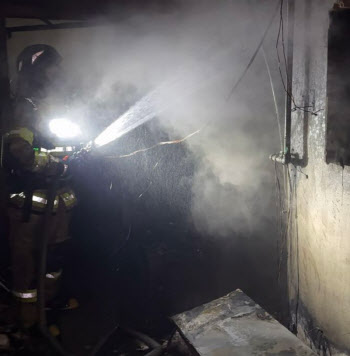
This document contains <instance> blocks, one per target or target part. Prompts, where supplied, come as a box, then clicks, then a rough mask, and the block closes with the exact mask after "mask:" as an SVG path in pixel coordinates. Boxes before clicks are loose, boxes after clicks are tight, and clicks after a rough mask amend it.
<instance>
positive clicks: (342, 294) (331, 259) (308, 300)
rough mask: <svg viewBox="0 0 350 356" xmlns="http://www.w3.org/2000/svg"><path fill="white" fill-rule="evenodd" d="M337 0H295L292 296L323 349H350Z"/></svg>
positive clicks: (347, 185)
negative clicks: (334, 27) (330, 67)
mask: <svg viewBox="0 0 350 356" xmlns="http://www.w3.org/2000/svg"><path fill="white" fill-rule="evenodd" d="M333 3H334V1H331V0H296V24H295V47H294V48H295V52H294V73H293V93H294V96H295V101H296V103H297V105H299V106H304V105H312V106H313V109H312V110H315V111H317V110H320V109H322V111H320V112H319V113H318V115H317V116H316V115H312V114H310V113H305V112H303V111H302V110H297V111H295V112H294V113H293V119H292V149H293V151H294V153H295V154H298V155H299V157H300V158H301V166H299V167H293V166H291V167H290V168H289V172H290V187H291V194H290V197H289V198H290V206H291V208H292V209H291V212H290V216H289V224H288V225H289V238H288V250H289V261H288V263H289V265H288V269H289V277H288V278H289V297H290V307H291V314H292V318H293V323H294V327H295V326H297V329H298V335H299V336H300V337H301V338H303V339H304V340H305V341H306V342H308V343H310V344H311V346H312V347H313V348H314V349H315V350H318V351H319V352H320V353H321V354H324V355H349V354H350V167H347V166H345V168H344V169H343V168H342V167H341V166H339V165H335V164H328V165H327V164H326V162H325V140H326V137H325V132H326V125H327V107H326V106H327V105H326V103H327V93H326V86H327V36H328V26H329V10H330V9H331V8H332V6H333Z"/></svg>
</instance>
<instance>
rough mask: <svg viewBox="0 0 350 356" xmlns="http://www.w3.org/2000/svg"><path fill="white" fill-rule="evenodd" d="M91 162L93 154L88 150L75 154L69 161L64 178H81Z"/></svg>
mask: <svg viewBox="0 0 350 356" xmlns="http://www.w3.org/2000/svg"><path fill="white" fill-rule="evenodd" d="M90 162H91V154H90V152H89V151H87V150H86V149H84V148H83V149H81V150H80V151H78V152H75V153H74V154H73V155H72V156H71V157H69V159H68V161H67V170H66V172H65V174H64V176H81V175H83V174H84V172H86V170H87V167H88V166H89V165H90Z"/></svg>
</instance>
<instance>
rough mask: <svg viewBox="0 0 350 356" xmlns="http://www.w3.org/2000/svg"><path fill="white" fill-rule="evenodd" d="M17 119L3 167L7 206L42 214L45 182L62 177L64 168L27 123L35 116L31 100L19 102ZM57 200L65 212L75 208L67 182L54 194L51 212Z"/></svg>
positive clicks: (73, 198)
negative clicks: (7, 199)
mask: <svg viewBox="0 0 350 356" xmlns="http://www.w3.org/2000/svg"><path fill="white" fill-rule="evenodd" d="M16 108H17V112H18V111H20V112H21V113H20V115H23V118H21V117H20V118H19V120H17V123H16V124H15V126H14V127H12V128H11V129H10V130H9V132H8V133H7V134H6V137H5V150H4V151H5V158H4V165H5V167H6V168H7V170H8V172H9V176H10V177H9V179H8V181H9V185H8V187H9V188H8V189H9V193H10V196H9V202H10V204H11V205H12V206H14V207H17V208H20V209H26V210H27V214H30V212H31V211H34V212H39V213H40V212H43V211H44V210H45V207H46V204H47V187H48V183H47V182H48V180H49V179H50V178H52V177H53V176H61V175H64V171H65V168H66V166H65V165H64V164H63V162H62V161H61V160H60V159H58V158H57V157H54V156H53V155H51V154H50V150H49V148H53V145H52V144H51V143H50V142H49V141H48V140H47V139H45V137H43V135H41V134H40V133H39V132H38V131H37V130H36V129H35V128H34V127H33V124H32V122H33V121H34V120H30V119H29V120H28V118H29V117H30V116H33V115H35V114H36V107H35V105H34V103H33V102H32V101H31V100H30V99H24V98H23V99H21V102H20V103H18V104H17V107H16ZM60 198H61V199H62V201H63V202H64V205H65V208H66V209H67V210H69V209H71V208H72V207H73V206H74V205H75V204H76V197H75V194H74V192H73V190H72V189H70V188H69V186H68V185H67V183H66V182H64V181H62V182H61V184H60V187H59V190H58V191H57V196H56V199H55V202H54V209H53V211H54V212H55V211H57V208H58V203H59V200H60Z"/></svg>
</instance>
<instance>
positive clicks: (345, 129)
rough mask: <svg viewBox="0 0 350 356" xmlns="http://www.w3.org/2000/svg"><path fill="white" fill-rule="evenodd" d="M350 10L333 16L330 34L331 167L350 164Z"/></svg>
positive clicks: (328, 155)
mask: <svg viewBox="0 0 350 356" xmlns="http://www.w3.org/2000/svg"><path fill="white" fill-rule="evenodd" d="M349 31H350V10H334V11H332V12H331V13H330V26H329V32H328V78H327V97H328V117H327V138H326V159H327V163H330V162H334V163H338V164H340V165H349V164H350V144H349V142H350V120H349V116H350V106H349V105H348V103H349V100H350V70H349V62H350V47H349V45H348V37H347V34H348V33H349Z"/></svg>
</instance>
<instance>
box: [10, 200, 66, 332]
mask: <svg viewBox="0 0 350 356" xmlns="http://www.w3.org/2000/svg"><path fill="white" fill-rule="evenodd" d="M8 214H9V220H10V236H9V238H10V248H11V259H12V261H11V266H12V278H13V291H12V293H13V296H14V298H15V301H16V306H17V318H18V319H19V320H18V322H19V324H20V325H21V326H23V327H31V326H32V325H34V324H35V323H36V321H37V309H36V302H37V269H38V261H39V247H40V246H39V245H40V240H41V235H42V231H43V224H44V219H45V217H44V214H43V213H35V212H32V213H31V215H30V218H29V221H28V222H24V221H23V210H22V209H18V208H15V207H10V208H9V211H8ZM70 215H71V213H70V212H69V211H67V210H66V208H65V204H64V202H63V200H62V199H61V198H60V200H59V204H58V207H57V211H56V213H54V214H52V216H51V221H50V227H51V230H50V234H49V247H48V262H47V273H46V279H45V292H46V300H47V301H49V300H51V299H52V298H54V297H55V295H56V294H57V291H58V288H59V283H60V279H61V274H62V268H63V260H64V256H61V255H60V253H58V254H57V253H56V251H60V250H62V248H61V247H62V245H64V244H65V243H66V242H67V241H68V239H69V222H70Z"/></svg>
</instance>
